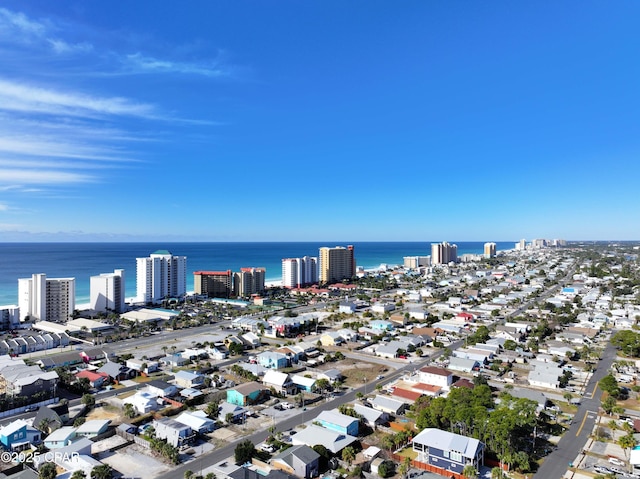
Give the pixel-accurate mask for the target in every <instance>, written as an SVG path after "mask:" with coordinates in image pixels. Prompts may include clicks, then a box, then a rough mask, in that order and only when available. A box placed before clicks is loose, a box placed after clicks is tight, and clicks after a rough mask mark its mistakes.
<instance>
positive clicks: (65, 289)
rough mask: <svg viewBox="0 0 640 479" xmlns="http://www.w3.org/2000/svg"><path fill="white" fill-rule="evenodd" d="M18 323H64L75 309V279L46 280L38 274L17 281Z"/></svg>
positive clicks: (44, 275)
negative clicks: (29, 321) (33, 321)
mask: <svg viewBox="0 0 640 479" xmlns="http://www.w3.org/2000/svg"><path fill="white" fill-rule="evenodd" d="M18 306H19V307H20V321H25V320H27V319H28V318H30V319H36V320H38V321H66V320H68V319H69V318H71V315H72V313H73V310H74V309H75V307H76V279H75V278H47V275H46V274H44V273H38V274H34V275H32V276H31V278H20V279H18Z"/></svg>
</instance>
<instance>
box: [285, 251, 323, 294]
mask: <svg viewBox="0 0 640 479" xmlns="http://www.w3.org/2000/svg"><path fill="white" fill-rule="evenodd" d="M317 282H318V258H317V257H312V256H303V257H302V258H285V259H283V260H282V286H284V287H285V288H301V287H302V286H308V285H311V284H316V283H317Z"/></svg>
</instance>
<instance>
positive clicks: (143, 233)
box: [0, 0, 640, 241]
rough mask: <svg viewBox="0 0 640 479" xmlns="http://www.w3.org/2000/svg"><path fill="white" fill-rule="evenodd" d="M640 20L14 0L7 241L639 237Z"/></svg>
mask: <svg viewBox="0 0 640 479" xmlns="http://www.w3.org/2000/svg"><path fill="white" fill-rule="evenodd" d="M399 5H401V6H399ZM638 18H640V3H638V2H636V1H619V2H613V3H611V2H602V1H598V2H591V1H579V2H578V1H571V2H566V1H554V2H506V1H496V2H472V1H455V0H452V1H440V2H435V1H434V2H425V1H406V2H402V3H401V4H398V3H397V2H389V1H387V2H381V1H371V0H367V1H350V2H344V1H326V0H322V1H304V2H300V1H297V2H285V1H279V2H258V1H255V2H243V1H236V0H234V1H191V2H187V3H180V4H178V3H177V2H167V1H157V0H156V1H136V2H86V1H59V2H45V1H38V2H31V1H5V2H3V3H2V6H1V7H0V65H2V68H0V241H3V240H4V241H39V240H65V241H68V240H78V241H83V240H99V241H108V240H165V241H169V240H176V241H179V240H200V241H217V240H220V241H233V240H238V241H286V240H292V241H296V240H299V241H305V240H310V241H324V240H332V239H336V238H340V239H344V240H349V241H367V240H371V241H378V240H390V241H393V240H407V241H421V240H425V239H428V240H434V239H437V238H440V239H442V240H452V241H474V240H480V241H484V240H517V239H519V238H527V239H532V238H537V237H539V238H565V239H570V240H571V239H592V240H599V239H602V240H604V239H621V240H622V239H628V240H630V239H640V222H638V216H639V211H640V195H638V193H637V190H638V179H639V178H640V162H639V161H638V159H639V158H640V134H639V126H640V122H639V119H638V115H639V112H640V94H639V93H638V92H639V90H638V85H639V84H640V83H639V80H640V67H639V65H640V60H639V59H640V51H639V50H640V33H639V30H638V27H637V19H638Z"/></svg>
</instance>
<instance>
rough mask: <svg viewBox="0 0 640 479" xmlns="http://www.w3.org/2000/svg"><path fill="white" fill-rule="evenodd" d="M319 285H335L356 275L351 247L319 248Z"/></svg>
mask: <svg viewBox="0 0 640 479" xmlns="http://www.w3.org/2000/svg"><path fill="white" fill-rule="evenodd" d="M319 257H320V261H319V263H320V267H319V279H320V283H324V284H326V283H335V282H338V281H342V280H343V279H351V278H352V277H353V276H354V275H355V274H356V259H355V257H354V250H353V246H351V245H349V246H347V247H346V248H345V247H344V246H336V247H335V248H328V247H326V246H325V247H322V248H320V255H319Z"/></svg>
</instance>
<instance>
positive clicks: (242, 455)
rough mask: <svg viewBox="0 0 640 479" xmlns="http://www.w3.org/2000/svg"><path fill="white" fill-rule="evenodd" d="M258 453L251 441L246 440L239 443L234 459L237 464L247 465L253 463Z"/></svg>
mask: <svg viewBox="0 0 640 479" xmlns="http://www.w3.org/2000/svg"><path fill="white" fill-rule="evenodd" d="M255 453H256V448H255V446H254V445H253V443H252V442H251V441H250V440H249V439H245V440H244V441H242V442H241V443H239V444H238V445H237V446H236V448H235V451H234V458H235V461H236V464H245V463H247V462H251V459H252V458H253V456H254V455H255Z"/></svg>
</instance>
